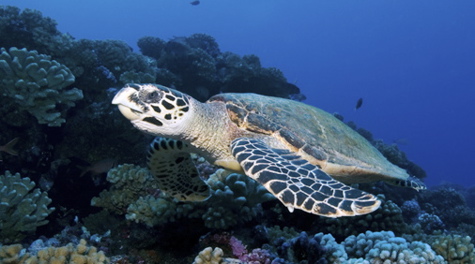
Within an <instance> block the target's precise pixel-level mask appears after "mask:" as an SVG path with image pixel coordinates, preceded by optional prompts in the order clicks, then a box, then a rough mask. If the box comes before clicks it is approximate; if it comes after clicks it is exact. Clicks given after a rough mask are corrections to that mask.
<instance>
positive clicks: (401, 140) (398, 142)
mask: <svg viewBox="0 0 475 264" xmlns="http://www.w3.org/2000/svg"><path fill="white" fill-rule="evenodd" d="M393 144H396V145H407V144H409V140H407V138H398V139H395V140H393Z"/></svg>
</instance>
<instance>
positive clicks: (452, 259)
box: [429, 235, 475, 264]
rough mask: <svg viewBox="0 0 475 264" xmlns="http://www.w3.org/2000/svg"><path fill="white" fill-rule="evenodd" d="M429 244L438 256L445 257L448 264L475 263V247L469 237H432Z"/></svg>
mask: <svg viewBox="0 0 475 264" xmlns="http://www.w3.org/2000/svg"><path fill="white" fill-rule="evenodd" d="M429 244H430V245H431V247H432V248H433V249H434V251H435V252H437V254H440V255H441V256H443V257H444V259H445V260H447V261H448V263H451V264H452V263H453V264H468V263H475V251H474V246H473V244H472V243H471V238H470V237H469V236H460V235H440V236H432V237H431V238H430V239H429Z"/></svg>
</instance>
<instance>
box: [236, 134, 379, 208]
mask: <svg viewBox="0 0 475 264" xmlns="http://www.w3.org/2000/svg"><path fill="white" fill-rule="evenodd" d="M231 149H232V153H233V155H234V157H235V158H236V159H237V160H238V162H239V164H240V165H241V167H242V168H243V170H244V172H245V173H246V175H247V176H249V177H251V178H253V179H254V180H256V181H257V182H259V183H260V184H262V185H263V186H264V187H265V188H267V190H268V191H269V192H271V193H272V194H273V195H274V196H275V197H277V198H278V199H279V200H280V201H281V202H282V203H283V204H284V205H286V206H287V208H289V211H290V212H293V210H294V208H297V209H300V210H303V211H305V212H309V213H313V214H317V215H322V216H326V217H340V216H354V215H361V214H367V213H371V212H373V211H374V210H376V209H378V207H379V205H380V203H381V202H380V201H379V200H377V199H376V197H375V196H373V195H371V194H369V193H365V192H363V191H360V190H357V189H355V188H352V187H350V186H347V185H345V184H343V183H341V182H339V181H336V180H334V179H333V178H332V177H330V176H329V175H328V174H326V173H325V172H324V171H322V170H320V169H319V167H317V166H315V165H312V164H310V163H309V162H308V161H306V160H304V159H302V158H301V157H300V156H298V155H296V154H294V153H291V152H290V151H288V150H282V149H272V148H270V147H268V146H267V145H266V144H265V143H263V142H262V141H260V140H257V139H252V138H238V139H235V140H234V141H233V142H232V144H231Z"/></svg>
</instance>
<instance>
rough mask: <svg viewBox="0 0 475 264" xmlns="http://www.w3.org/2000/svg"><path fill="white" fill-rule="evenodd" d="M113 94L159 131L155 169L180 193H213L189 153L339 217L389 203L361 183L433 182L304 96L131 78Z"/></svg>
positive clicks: (142, 124) (127, 111)
mask: <svg viewBox="0 0 475 264" xmlns="http://www.w3.org/2000/svg"><path fill="white" fill-rule="evenodd" d="M112 103H113V104H116V105H118V107H119V110H120V112H121V113H122V114H123V115H124V116H125V117H126V118H127V119H129V120H130V122H131V123H132V124H133V125H134V126H135V127H136V128H137V129H139V130H141V131H143V132H146V133H149V134H152V135H154V136H156V138H155V140H154V141H153V142H152V144H151V146H150V149H149V152H148V155H147V163H148V166H149V169H150V171H151V172H152V174H153V175H154V176H155V177H156V178H157V179H158V181H159V182H160V187H161V190H162V191H164V192H165V193H168V194H169V195H172V196H173V197H175V198H177V199H179V200H181V201H200V200H205V199H206V198H207V197H208V196H209V194H210V191H209V187H208V185H207V184H206V183H205V182H204V181H203V180H202V179H201V178H200V176H199V174H198V172H197V170H196V168H195V167H194V164H193V162H192V160H191V158H190V153H197V154H199V155H201V156H203V157H204V158H206V159H207V160H208V161H209V162H211V163H213V164H215V165H218V166H221V167H223V168H225V169H229V170H232V171H236V172H240V173H244V174H246V175H247V176H249V177H251V178H252V179H254V180H256V181H257V182H259V183H260V184H262V185H263V186H264V187H265V188H266V189H267V190H268V191H269V192H270V193H272V194H273V195H274V196H275V197H276V198H277V199H279V200H280V201H281V202H282V203H283V204H284V205H285V206H287V208H288V209H289V210H290V211H291V212H292V211H293V210H294V209H295V208H296V209H300V210H303V211H306V212H309V213H313V214H317V215H322V216H326V217H340V216H354V215H362V214H367V213H371V212H373V211H374V210H376V209H377V208H378V207H379V206H380V203H381V202H380V201H379V200H378V199H377V198H376V197H375V196H374V195H372V194H370V193H366V192H363V191H361V190H358V189H356V188H353V187H351V186H349V185H348V184H352V183H363V182H372V181H380V180H382V181H385V182H387V183H390V184H394V185H399V186H404V187H412V188H414V189H416V190H419V189H424V188H425V187H424V185H423V184H422V183H421V182H420V181H418V180H417V179H415V178H413V177H410V176H409V175H408V174H407V172H406V171H405V170H403V169H401V168H399V167H397V166H396V165H394V164H392V163H390V162H389V161H388V160H386V158H384V156H383V155H382V154H381V153H380V152H379V151H378V150H376V149H375V148H374V147H373V146H372V145H371V144H370V143H369V142H368V141H367V140H366V139H364V138H363V137H362V136H360V135H359V134H358V133H356V132H355V131H354V130H352V129H351V128H349V127H348V126H346V125H345V124H344V123H342V122H341V121H340V120H338V119H337V118H335V117H334V116H333V115H331V114H329V113H327V112H325V111H323V110H321V109H318V108H315V107H312V106H309V105H306V104H304V103H300V102H297V101H292V100H288V99H283V98H277V97H270V96H263V95H257V94H249V93H242V94H234V93H227V94H218V95H215V96H213V97H211V98H210V99H209V100H208V101H206V102H205V103H201V102H199V101H197V100H195V99H194V98H192V97H191V96H189V95H187V94H184V93H181V92H179V91H177V90H174V89H171V88H167V87H164V86H161V85H156V84H131V85H128V86H126V87H124V88H123V89H122V90H120V91H119V92H118V93H117V95H116V96H115V97H114V99H113V101H112Z"/></svg>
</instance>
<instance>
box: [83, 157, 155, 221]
mask: <svg viewBox="0 0 475 264" xmlns="http://www.w3.org/2000/svg"><path fill="white" fill-rule="evenodd" d="M107 181H109V182H110V183H112V184H113V185H112V187H111V188H110V189H109V190H105V191H103V192H101V193H100V194H99V197H94V198H93V199H92V201H91V204H92V205H93V206H98V207H103V208H106V209H107V210H109V211H111V212H115V213H117V214H124V213H125V212H126V210H127V207H128V206H129V205H130V204H132V203H134V202H135V201H137V200H138V199H139V197H141V196H143V195H145V194H147V193H149V192H152V193H153V192H155V191H156V189H157V188H158V185H157V183H156V182H155V180H154V178H153V176H152V175H151V174H150V172H149V171H148V170H147V169H145V168H142V167H140V166H135V165H132V164H122V165H119V166H117V167H116V168H113V169H111V170H110V171H109V172H108V173H107Z"/></svg>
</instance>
